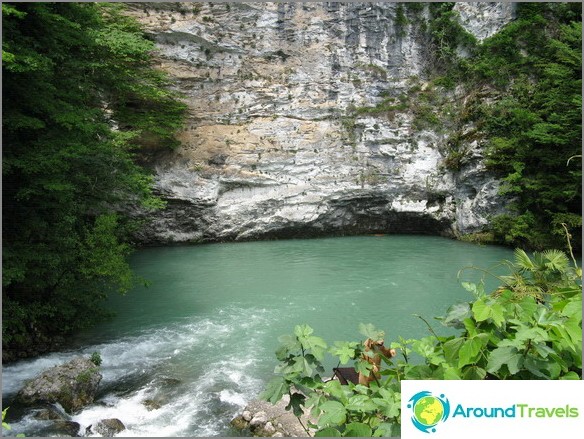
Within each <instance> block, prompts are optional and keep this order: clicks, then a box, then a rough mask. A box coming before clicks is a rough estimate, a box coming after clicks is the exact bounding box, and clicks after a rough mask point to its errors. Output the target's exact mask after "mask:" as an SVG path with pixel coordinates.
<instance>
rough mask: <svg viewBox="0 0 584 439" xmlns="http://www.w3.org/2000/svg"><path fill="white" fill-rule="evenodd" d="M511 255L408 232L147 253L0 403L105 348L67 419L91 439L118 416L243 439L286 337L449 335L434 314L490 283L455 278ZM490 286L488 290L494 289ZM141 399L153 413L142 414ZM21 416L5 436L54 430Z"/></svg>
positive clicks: (138, 426) (147, 430)
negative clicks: (92, 394) (122, 286)
mask: <svg viewBox="0 0 584 439" xmlns="http://www.w3.org/2000/svg"><path fill="white" fill-rule="evenodd" d="M512 257H513V253H512V251H511V250H510V249H507V248H503V247H496V246H477V245H473V244H468V243H463V242H458V241H454V240H450V239H447V238H441V237H431V236H402V235H384V236H359V237H345V238H324V239H310V240H282V241H262V242H245V243H226V244H208V245H199V246H178V247H160V248H146V249H142V250H139V251H137V252H136V253H134V254H133V255H132V257H131V265H132V267H133V268H134V270H135V272H136V274H138V275H139V276H141V277H143V278H144V279H147V280H148V281H149V284H150V285H149V286H147V287H143V286H140V287H137V288H135V289H134V290H132V291H131V292H129V293H128V294H127V295H125V296H113V297H111V298H110V299H109V301H108V303H107V306H108V308H110V309H112V310H114V311H115V312H116V316H115V317H114V318H113V319H112V320H111V321H108V322H105V323H103V324H101V325H100V326H98V327H96V328H94V329H93V330H91V331H89V332H86V333H84V334H81V335H79V336H78V337H76V338H75V339H74V340H71V344H70V348H69V349H67V350H66V351H63V352H59V353H53V354H50V355H46V356H44V357H40V358H37V359H34V360H29V361H23V362H19V363H16V364H12V365H9V366H7V367H4V368H3V378H2V380H3V399H4V404H3V406H5V405H10V402H11V398H12V397H13V396H14V394H15V392H17V391H18V389H19V388H20V387H21V386H22V383H23V382H24V380H25V379H28V378H31V377H33V376H35V375H36V374H38V373H39V372H40V371H42V370H44V369H46V368H48V367H51V366H52V365H55V364H60V363H62V362H64V361H67V360H68V359H70V358H72V357H74V356H76V355H79V354H84V355H88V354H91V353H92V352H94V351H98V352H100V354H101V356H102V358H103V364H102V373H103V375H104V378H103V380H102V383H101V385H100V389H101V390H100V393H99V397H98V400H97V401H96V403H95V404H93V405H92V406H90V407H87V408H86V409H85V410H83V411H82V412H80V413H78V414H76V415H74V416H72V419H71V420H72V421H74V422H78V423H79V424H80V425H81V429H82V430H83V431H84V429H85V427H86V426H88V425H90V424H92V423H95V422H97V421H98V420H100V419H103V418H119V419H120V420H122V422H123V423H124V424H125V425H126V427H127V430H126V431H125V432H124V436H231V435H236V434H238V433H237V432H236V431H234V430H232V429H231V428H230V427H229V421H230V420H231V418H233V417H234V416H235V415H236V414H237V413H238V412H240V411H241V409H242V408H243V407H244V406H245V404H246V403H247V401H249V400H251V399H253V398H254V397H256V396H257V395H258V393H259V392H260V391H261V390H262V389H263V387H264V386H265V384H266V383H267V381H268V380H269V379H270V378H271V376H272V372H273V370H274V367H275V366H276V364H277V360H276V358H275V355H274V351H275V350H276V348H277V346H278V337H279V336H280V335H283V334H288V333H292V331H293V329H294V326H295V325H297V324H308V325H310V326H311V327H313V328H314V330H315V335H319V336H321V337H323V338H324V339H325V340H326V341H327V343H329V344H332V343H333V342H334V341H338V340H360V339H362V336H361V335H360V334H359V332H358V326H359V323H372V324H374V325H375V326H376V327H378V328H379V329H383V330H384V331H385V333H386V344H389V343H390V342H391V341H392V340H394V339H396V338H397V337H398V336H402V337H404V338H415V337H422V336H426V335H429V332H428V329H427V327H426V325H425V324H424V323H423V322H422V321H421V320H420V319H419V318H416V317H415V316H414V314H419V315H421V316H423V317H424V318H426V319H427V320H428V321H429V322H430V323H431V324H432V326H433V328H434V329H435V331H436V332H438V333H441V334H449V333H451V332H449V330H448V329H447V328H444V327H442V326H441V324H440V323H439V322H438V321H437V320H435V319H433V317H434V316H440V315H443V314H444V312H445V311H446V310H447V308H448V307H449V305H451V304H453V303H456V302H461V301H470V300H472V299H473V297H472V296H471V294H470V293H468V292H467V291H466V290H464V289H463V288H462V287H461V286H460V280H470V281H478V280H480V279H481V276H482V273H481V272H479V271H476V270H465V271H464V272H463V275H462V278H461V279H457V274H458V272H459V270H461V269H462V268H464V267H468V266H477V267H480V268H489V267H493V266H495V265H496V264H497V263H498V262H499V261H501V260H502V259H512ZM485 281H486V284H487V290H488V289H489V288H495V287H496V286H497V281H496V279H494V278H492V277H491V278H486V279H485ZM326 365H327V367H328V368H332V367H334V366H335V365H336V363H333V360H332V359H331V360H328V361H327V363H326ZM147 400H150V401H155V402H156V404H157V406H158V407H159V408H157V409H155V410H148V407H146V405H145V404H144V402H145V401H147ZM150 408H151V407H150ZM16 412H17V413H16ZM16 412H15V416H16V419H14V420H12V421H11V422H12V426H13V431H12V432H11V434H16V433H20V432H22V433H25V434H26V435H27V436H29V435H37V436H38V435H42V433H46V430H43V429H44V428H46V425H44V424H43V423H42V422H40V421H37V420H34V419H33V418H32V416H31V414H30V413H28V412H27V411H26V410H22V411H18V410H17V411H16Z"/></svg>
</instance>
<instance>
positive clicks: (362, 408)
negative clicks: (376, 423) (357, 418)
mask: <svg viewBox="0 0 584 439" xmlns="http://www.w3.org/2000/svg"><path fill="white" fill-rule="evenodd" d="M346 408H347V410H353V411H356V412H372V411H374V410H375V409H376V408H377V405H376V404H375V402H373V401H372V400H371V398H370V397H369V396H368V395H355V396H353V397H351V398H349V402H348V404H347V406H346Z"/></svg>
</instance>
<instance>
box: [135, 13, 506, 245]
mask: <svg viewBox="0 0 584 439" xmlns="http://www.w3.org/2000/svg"><path fill="white" fill-rule="evenodd" d="M455 9H456V10H457V12H458V13H459V16H460V23H461V24H462V26H463V27H464V28H465V29H467V30H468V31H469V32H470V33H472V34H473V35H475V37H476V38H477V39H479V40H480V39H483V38H486V37H488V36H490V35H491V34H493V33H494V32H496V31H497V30H498V29H499V28H500V27H501V26H503V25H504V24H505V23H507V22H508V21H510V20H511V19H512V17H513V5H509V4H505V3H457V4H456V6H455ZM130 13H131V14H132V15H133V16H135V17H136V18H138V19H139V21H140V22H142V23H143V24H144V26H145V27H146V29H147V32H148V33H149V34H150V35H151V37H152V38H153V39H154V40H155V41H156V43H157V46H158V47H159V48H160V55H159V64H160V65H159V67H160V68H161V69H162V70H164V71H166V72H167V73H168V74H169V75H170V77H171V78H172V80H173V82H174V84H175V86H176V88H177V89H178V90H180V91H181V92H182V93H183V94H184V95H185V97H186V98H185V99H186V102H187V104H188V106H189V116H188V119H187V123H186V126H185V129H184V130H183V131H182V132H181V133H180V135H179V140H180V141H181V147H180V148H179V149H178V150H175V151H173V152H153V153H152V154H151V155H150V157H149V164H150V166H152V168H153V169H154V173H155V180H156V190H157V191H158V192H159V193H160V194H161V195H162V196H163V198H164V199H166V200H167V201H168V207H167V208H166V209H165V210H162V211H159V212H155V213H154V214H152V213H145V212H140V213H139V215H142V216H144V217H145V218H147V221H146V224H145V227H144V229H143V230H142V231H141V232H140V234H139V239H141V240H142V241H143V242H145V243H168V242H201V241H216V240H243V239H256V238H271V237H295V236H315V235H332V234H350V233H370V232H384V233H433V234H443V235H449V236H452V235H459V234H466V233H472V232H476V231H479V230H481V229H482V228H483V227H484V226H485V225H486V224H487V222H488V217H489V216H490V215H493V214H497V213H500V212H502V210H503V209H504V204H503V201H502V200H501V198H500V197H499V196H498V195H497V191H498V187H499V184H498V182H497V180H496V179H494V178H493V177H492V176H491V175H489V173H488V172H487V171H486V170H485V166H484V164H483V158H482V154H481V145H480V144H481V139H480V136H476V135H473V133H474V132H475V127H473V126H470V125H465V124H461V123H457V120H459V119H457V117H456V116H457V113H458V112H461V111H463V110H464V108H465V106H466V105H467V104H468V103H469V101H470V99H480V93H478V92H477V93H475V94H473V95H472V96H470V95H469V93H468V91H465V92H463V91H461V90H458V89H455V90H445V89H443V88H441V87H437V86H436V85H435V84H433V83H432V82H430V81H429V79H430V77H431V76H430V73H431V72H432V69H433V64H434V63H435V61H436V60H435V58H436V57H435V54H434V53H432V50H431V49H430V48H431V45H430V39H429V36H428V31H427V28H428V26H427V25H428V20H429V19H430V17H429V10H428V7H427V5H426V6H425V7H423V8H416V9H414V8H411V7H408V6H407V5H406V4H398V3H389V2H383V3H336V2H326V3H325V2H321V3H319V2H317V3H313V2H308V3H296V2H294V3H293V2H290V3H255V2H249V3H161V4H155V3H134V4H131V11H130ZM477 96H479V97H477ZM453 133H456V135H457V136H458V137H457V138H458V139H462V140H461V142H462V145H457V147H458V148H461V150H463V151H464V157H463V159H460V160H458V161H457V162H456V163H455V165H453V163H452V156H451V154H452V145H451V141H452V136H453ZM459 143H460V142H459Z"/></svg>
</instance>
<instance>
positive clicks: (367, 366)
mask: <svg viewBox="0 0 584 439" xmlns="http://www.w3.org/2000/svg"><path fill="white" fill-rule="evenodd" d="M371 369H373V365H372V364H371V363H369V362H368V361H366V360H361V359H359V360H358V361H356V362H355V371H357V373H360V374H362V375H364V376H366V377H368V376H369V374H370V373H371Z"/></svg>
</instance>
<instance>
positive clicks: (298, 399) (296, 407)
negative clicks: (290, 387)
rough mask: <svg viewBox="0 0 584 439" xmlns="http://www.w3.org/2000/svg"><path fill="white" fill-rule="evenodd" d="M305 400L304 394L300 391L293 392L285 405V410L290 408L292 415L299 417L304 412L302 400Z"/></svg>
mask: <svg viewBox="0 0 584 439" xmlns="http://www.w3.org/2000/svg"><path fill="white" fill-rule="evenodd" d="M305 400H306V396H304V395H303V394H301V393H298V392H295V393H293V394H292V395H291V396H290V402H289V403H288V405H287V406H286V410H290V409H292V412H293V413H294V416H296V417H299V416H302V415H303V414H304V410H303V407H304V401H305Z"/></svg>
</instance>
